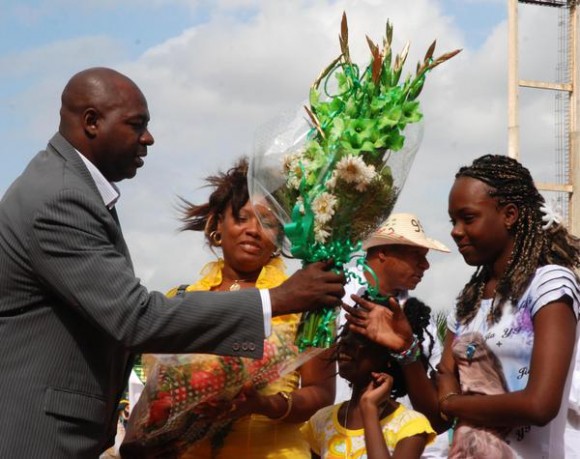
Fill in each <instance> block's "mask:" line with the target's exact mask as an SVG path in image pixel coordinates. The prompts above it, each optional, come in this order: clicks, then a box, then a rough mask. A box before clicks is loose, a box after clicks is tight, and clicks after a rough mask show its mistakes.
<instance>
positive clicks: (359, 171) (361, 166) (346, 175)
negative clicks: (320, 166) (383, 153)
mask: <svg viewBox="0 0 580 459" xmlns="http://www.w3.org/2000/svg"><path fill="white" fill-rule="evenodd" d="M366 168H367V165H366V164H365V162H364V161H363V160H362V158H361V157H360V156H353V155H347V156H345V157H344V158H342V159H341V160H340V161H339V162H338V163H337V164H336V175H337V176H338V178H340V179H342V180H344V181H345V182H346V183H357V182H360V181H361V180H362V179H364V177H365V172H366Z"/></svg>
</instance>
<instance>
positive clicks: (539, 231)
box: [455, 155, 580, 323]
mask: <svg viewBox="0 0 580 459" xmlns="http://www.w3.org/2000/svg"><path fill="white" fill-rule="evenodd" d="M460 177H471V178H474V179H476V180H480V181H482V182H484V183H486V184H487V185H488V186H489V188H490V190H489V195H490V197H492V198H494V199H496V200H497V205H498V207H499V208H501V207H503V206H505V205H507V204H515V205H516V206H517V208H518V211H519V217H518V219H517V221H516V223H515V225H514V227H513V228H512V230H511V231H512V232H513V234H514V247H513V252H512V254H511V256H510V258H509V260H508V265H507V268H506V270H505V272H504V274H503V276H502V278H501V279H500V280H499V281H498V285H497V289H496V293H497V294H498V295H499V303H498V305H497V307H495V308H494V309H493V317H492V321H493V322H498V321H499V319H500V318H501V315H502V309H503V305H504V304H505V302H506V300H508V299H510V300H511V301H512V302H514V303H515V302H517V300H518V299H519V298H520V297H521V295H522V294H523V293H524V291H525V289H526V287H527V286H528V283H529V281H530V279H531V278H532V276H533V275H534V273H535V272H536V269H537V268H538V267H540V266H544V265H547V264H555V265H560V266H564V267H566V268H569V269H571V270H574V269H575V268H578V267H580V246H579V239H578V238H576V237H574V236H572V235H571V234H570V233H569V232H568V231H567V230H566V228H565V227H564V226H563V225H561V224H553V225H552V226H551V227H550V228H548V229H546V230H544V229H543V228H542V225H543V221H542V211H541V210H540V207H541V206H543V205H544V202H545V201H544V198H543V196H542V195H541V194H540V193H539V191H538V190H537V188H536V186H535V185H534V181H533V179H532V176H531V174H530V172H529V171H528V169H527V168H525V167H524V166H523V165H522V164H520V163H519V162H518V161H516V160H515V159H513V158H509V157H507V156H503V155H485V156H482V157H480V158H478V159H476V160H475V161H473V164H472V165H471V166H466V167H462V168H460V169H459V172H457V174H456V175H455V178H456V179H457V178H460ZM488 276H489V272H488V267H487V266H479V267H478V268H477V270H476V271H475V273H474V274H473V276H472V277H471V279H470V281H469V282H468V283H467V284H466V285H465V287H464V288H463V290H462V291H461V293H460V294H459V296H458V298H457V318H458V319H459V320H460V321H461V322H462V323H468V322H469V321H471V320H472V319H473V318H474V317H475V315H476V314H477V311H478V310H479V307H480V300H481V294H482V292H483V286H484V285H485V282H486V281H487V279H488Z"/></svg>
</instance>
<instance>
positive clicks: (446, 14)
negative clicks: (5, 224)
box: [0, 0, 558, 310]
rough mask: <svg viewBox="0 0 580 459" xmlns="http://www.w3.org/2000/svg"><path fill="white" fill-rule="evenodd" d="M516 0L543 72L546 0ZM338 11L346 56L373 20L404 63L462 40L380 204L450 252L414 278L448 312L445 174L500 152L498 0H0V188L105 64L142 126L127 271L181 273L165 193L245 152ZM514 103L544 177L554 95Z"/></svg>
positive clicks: (303, 86)
mask: <svg viewBox="0 0 580 459" xmlns="http://www.w3.org/2000/svg"><path fill="white" fill-rule="evenodd" d="M519 9H520V37H519V42H520V47H521V61H520V72H521V77H522V78H524V79H531V80H541V79H546V80H548V81H553V80H554V78H555V75H556V66H557V60H556V57H555V56H557V49H558V48H557V43H558V28H557V24H558V10H557V9H554V8H545V7H537V6H533V5H525V6H520V8H519ZM343 11H345V12H346V13H347V16H348V21H349V37H350V44H351V52H352V56H353V60H354V61H355V62H358V63H359V64H360V65H361V66H365V65H366V64H367V63H368V60H369V54H368V51H367V47H366V41H365V35H368V36H369V37H371V38H372V39H373V40H374V41H375V42H380V40H381V39H382V35H383V32H384V29H385V23H386V21H387V19H390V21H391V22H392V23H393V24H394V48H395V50H400V49H402V47H403V45H404V43H405V42H406V41H407V40H408V41H410V43H411V51H410V57H409V59H408V66H407V67H406V70H405V72H406V73H407V72H412V71H413V70H414V66H415V63H416V62H417V61H418V60H419V59H420V58H421V57H422V56H423V54H424V53H425V51H426V50H427V48H428V46H429V44H430V43H431V42H432V41H433V40H434V39H437V50H436V53H435V54H436V55H439V54H442V53H443V52H446V51H450V50H453V49H456V48H461V49H462V50H463V51H462V52H461V53H460V54H459V55H458V56H457V57H455V58H453V59H452V60H451V61H448V62H446V63H445V64H443V65H442V66H440V67H438V68H437V69H435V70H434V71H432V72H431V73H430V74H429V76H428V78H427V82H426V84H425V89H424V91H423V93H422V95H421V97H420V101H421V105H422V110H423V112H424V115H425V117H424V138H423V143H422V145H421V147H420V149H419V151H418V153H417V155H416V158H415V161H414V164H413V166H412V168H411V171H410V173H409V176H408V178H407V181H406V184H405V186H404V188H403V190H402V191H401V193H400V196H399V200H398V202H397V204H396V206H395V211H396V212H412V213H415V214H417V215H418V216H419V218H420V220H421V221H422V223H423V226H424V227H425V230H426V232H427V234H428V235H429V236H431V237H434V238H436V239H439V240H441V241H442V242H444V243H445V244H447V245H448V246H449V247H450V248H451V249H452V250H451V253H450V254H439V253H431V254H430V255H429V260H430V262H431V269H430V270H429V271H428V272H427V273H426V274H425V277H424V280H423V282H422V283H421V285H420V286H419V287H418V288H417V290H416V295H417V296H419V297H420V298H422V299H423V300H424V301H426V302H427V303H428V304H430V305H431V306H432V307H433V308H434V309H436V310H449V309H451V307H452V305H453V301H454V298H455V297H456V296H457V294H458V292H459V290H460V289H461V288H462V286H463V285H464V284H465V283H466V282H467V281H468V280H469V277H470V275H471V273H472V271H473V268H470V267H468V266H466V265H465V263H464V262H463V259H462V258H461V256H460V255H459V253H458V252H457V249H456V247H455V245H454V243H453V241H452V240H451V237H450V235H449V232H450V229H451V225H450V223H449V217H448V215H447V195H448V192H449V189H450V187H451V185H452V183H453V177H454V174H455V172H456V171H457V169H458V168H459V167H460V166H462V165H467V164H469V163H470V162H471V161H472V160H473V159H474V158H476V157H478V156H481V155H483V154H487V153H496V154H505V153H506V150H507V2H506V1H505V0H310V1H308V0H292V1H290V0H205V1H203V0H148V1H147V2H143V1H142V0H124V1H123V2H118V1H114V0H99V1H95V0H84V1H83V2H78V1H73V0H50V1H49V0H36V1H34V0H23V1H19V2H16V1H14V0H0V137H1V138H2V139H3V147H2V149H1V150H0V160H1V162H0V164H1V167H0V195H2V194H3V193H4V192H5V190H6V189H7V188H8V186H9V185H10V183H11V182H12V181H13V180H14V179H15V178H16V177H17V176H18V174H19V173H20V172H21V171H22V170H23V169H24V167H25V166H26V164H27V163H28V161H29V160H30V159H31V158H32V157H33V156H34V154H36V152H38V151H39V150H41V149H43V148H44V147H45V146H46V143H47V141H48V140H49V139H50V137H51V136H52V135H53V134H54V132H56V130H57V129H58V110H59V106H60V94H61V92H62V89H63V87H64V86H65V84H66V82H67V81H68V79H69V78H70V77H71V76H72V75H73V74H75V73H76V72H78V71H80V70H83V69H85V68H88V67H93V66H105V67H112V68H114V69H116V70H119V71H120V72H122V73H124V74H126V75H127V76H129V77H130V78H131V79H133V80H134V81H135V82H136V83H137V84H138V85H139V86H140V88H141V89H142V90H143V92H144V94H145V95H146V97H147V99H148V103H149V109H150V112H151V123H150V130H151V132H152V134H153V136H154V137H155V145H153V147H151V148H150V150H149V155H148V156H147V158H146V163H145V166H144V167H143V168H142V169H140V170H139V172H138V174H137V177H136V178H135V179H133V180H130V181H123V182H120V183H119V187H120V189H121V193H122V198H121V201H120V202H119V204H118V209H119V215H120V218H121V224H122V227H123V232H124V234H125V238H126V240H127V243H128V245H129V247H130V250H131V253H132V257H133V262H134V265H135V271H136V273H137V275H138V276H139V277H140V278H141V279H142V281H143V283H144V285H146V286H147V287H149V288H150V289H155V290H161V291H166V290H168V289H170V288H171V287H173V286H175V285H179V284H183V283H189V282H192V281H194V280H195V279H197V278H198V273H199V270H200V269H201V267H202V266H203V265H204V264H205V263H206V262H208V261H210V260H212V259H213V258H214V257H215V256H214V255H213V254H212V253H211V252H210V251H209V249H208V248H207V247H206V246H204V242H203V239H202V237H201V235H199V234H196V233H191V232H188V233H181V232H179V231H178V227H179V220H178V218H179V213H178V209H177V205H178V202H179V201H178V197H180V196H181V197H184V198H186V199H188V200H190V201H192V202H196V203H201V202H203V201H204V200H205V199H206V198H207V196H208V190H207V189H206V188H203V185H204V182H203V178H204V177H206V176H207V175H209V174H215V173H216V172H217V171H220V170H222V171H223V170H226V169H227V168H229V167H230V166H231V165H233V163H234V161H235V160H236V159H237V158H238V157H239V156H241V155H248V156H250V157H251V156H252V154H253V142H254V140H255V134H256V132H260V129H262V126H264V125H265V124H266V123H268V122H269V121H270V120H272V119H275V118H276V117H278V116H280V114H282V113H286V112H288V111H289V110H295V109H297V108H298V107H300V106H301V105H303V103H304V102H305V100H306V98H307V96H308V90H309V87H310V85H311V83H312V82H313V80H314V79H315V78H316V77H317V76H318V74H319V73H320V71H321V70H322V69H323V68H325V67H326V66H327V65H328V63H330V61H332V59H334V58H335V57H336V56H337V55H338V54H339V52H340V48H339V44H338V34H339V31H340V19H341V15H342V13H343ZM539 30H541V31H542V32H541V33H538V31H539ZM520 104H521V118H520V123H521V135H522V140H521V144H522V153H521V158H522V161H523V162H524V164H525V165H526V166H528V167H529V168H530V170H531V171H532V174H533V175H534V176H535V178H536V179H537V180H539V181H553V180H554V178H555V175H556V168H555V166H554V163H555V160H554V158H555V155H554V148H555V146H554V145H555V141H554V132H555V126H554V95H553V94H551V93H550V94H545V93H543V94H541V93H540V92H539V91H533V90H521V92H520ZM296 266H297V263H296V262H295V261H290V262H289V268H290V270H292V269H295V267H296Z"/></svg>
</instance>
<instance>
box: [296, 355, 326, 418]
mask: <svg viewBox="0 0 580 459" xmlns="http://www.w3.org/2000/svg"><path fill="white" fill-rule="evenodd" d="M335 392H336V363H335V361H334V359H333V358H332V350H330V349H328V350H326V351H324V352H322V353H321V354H319V355H318V356H316V357H314V358H313V359H311V360H309V361H308V362H306V363H305V364H304V365H302V366H301V367H300V389H297V390H295V391H294V392H292V411H291V412H290V414H289V416H288V417H287V418H286V421H287V422H304V421H307V420H308V419H310V417H311V416H312V415H313V414H314V413H316V412H317V411H318V410H319V409H320V408H323V407H325V406H328V405H332V404H333V402H334V395H335Z"/></svg>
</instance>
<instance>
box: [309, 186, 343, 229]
mask: <svg viewBox="0 0 580 459" xmlns="http://www.w3.org/2000/svg"><path fill="white" fill-rule="evenodd" d="M337 202H338V200H337V199H336V196H334V195H333V194H330V193H327V192H326V191H325V192H324V193H320V194H319V195H318V196H316V197H315V198H314V199H313V200H312V211H313V212H314V221H315V222H316V223H319V224H324V223H328V222H329V221H330V220H331V218H332V216H333V215H334V208H335V207H336V204H337Z"/></svg>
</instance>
